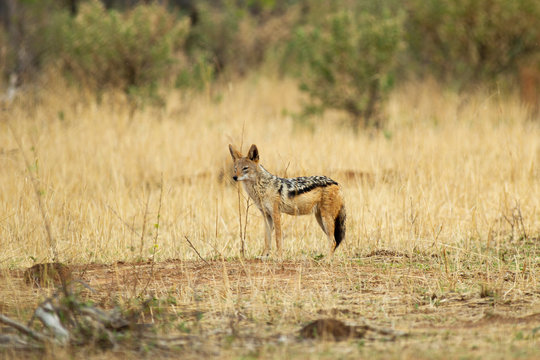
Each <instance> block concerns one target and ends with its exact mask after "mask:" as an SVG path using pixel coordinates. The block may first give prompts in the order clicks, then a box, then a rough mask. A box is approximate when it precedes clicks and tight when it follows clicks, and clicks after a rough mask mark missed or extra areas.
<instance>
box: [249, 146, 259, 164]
mask: <svg viewBox="0 0 540 360" xmlns="http://www.w3.org/2000/svg"><path fill="white" fill-rule="evenodd" d="M248 159H249V160H251V161H255V162H258V161H259V150H258V149H257V145H255V144H253V145H251V147H250V148H249V152H248Z"/></svg>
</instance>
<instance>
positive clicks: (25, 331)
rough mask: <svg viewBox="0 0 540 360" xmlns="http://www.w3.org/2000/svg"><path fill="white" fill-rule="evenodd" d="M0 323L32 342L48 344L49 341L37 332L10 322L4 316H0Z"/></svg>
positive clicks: (12, 321)
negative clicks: (27, 337)
mask: <svg viewBox="0 0 540 360" xmlns="http://www.w3.org/2000/svg"><path fill="white" fill-rule="evenodd" d="M0 322H1V323H3V324H6V325H8V326H11V327H12V328H14V329H16V330H18V331H19V332H21V333H23V334H24V335H26V336H29V337H31V338H32V339H34V340H37V341H40V342H50V341H51V339H50V338H49V337H47V336H45V335H43V334H40V333H38V332H35V331H34V330H32V329H30V328H29V327H27V326H25V325H23V324H20V323H18V322H16V321H15V320H12V319H10V318H8V317H7V316H5V315H2V314H0Z"/></svg>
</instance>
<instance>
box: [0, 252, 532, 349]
mask: <svg viewBox="0 0 540 360" xmlns="http://www.w3.org/2000/svg"><path fill="white" fill-rule="evenodd" d="M402 256H403V255H402V254H394V253H382V252H379V253H376V254H372V256H370V257H365V258H363V259H362V261H361V262H357V261H343V262H335V263H319V262H316V261H311V260H305V261H273V260H268V261H261V260H243V261H241V260H230V261H227V260H225V261H221V260H214V261H208V262H203V261H181V260H169V261H165V262H160V263H151V262H139V263H123V262H117V263H114V264H87V265H70V266H67V269H64V268H63V267H62V269H63V270H61V271H65V272H66V273H67V274H69V275H70V278H71V279H72V280H71V281H72V284H74V285H73V286H76V287H77V289H78V290H77V291H78V296H80V297H81V301H90V302H91V303H92V304H94V305H95V306H96V307H99V308H101V309H103V310H106V311H109V310H111V309H113V308H118V307H121V308H123V309H125V310H126V309H127V310H126V311H128V312H129V311H134V310H137V311H139V312H140V314H139V315H138V317H137V321H138V322H141V323H145V324H148V325H151V326H153V327H154V330H153V331H155V333H156V338H155V342H153V343H152V344H154V345H152V349H154V350H155V351H157V349H160V351H166V352H168V351H173V350H171V349H181V351H182V352H183V354H184V355H186V356H188V355H189V356H192V357H194V358H196V357H200V356H221V357H228V356H229V355H231V357H234V356H237V355H238V354H244V355H249V354H259V355H260V354H263V355H266V356H267V357H274V356H275V355H276V354H277V353H275V352H274V351H275V349H276V347H278V348H281V347H284V348H285V349H286V350H283V351H284V352H280V353H279V355H280V356H290V357H292V358H294V357H295V356H296V357H300V358H301V357H302V356H299V354H305V353H306V352H308V353H309V352H313V351H318V350H317V349H319V347H320V346H324V345H323V344H327V343H328V342H333V341H338V340H339V341H341V343H340V344H341V345H340V349H341V348H343V349H348V350H347V351H348V352H347V354H349V355H351V356H350V357H351V358H355V357H358V356H372V355H373V356H375V357H384V356H382V354H383V353H382V352H381V353H379V348H380V347H381V346H383V345H382V344H386V345H384V346H385V351H386V353H385V354H386V355H387V356H385V358H392V357H395V358H422V357H424V358H429V357H431V356H430V355H433V354H432V353H431V352H430V351H432V350H433V349H432V348H433V346H434V345H433V344H434V343H436V344H438V345H437V348H445V349H450V350H452V351H455V355H456V356H455V357H459V356H461V355H463V351H465V354H468V352H467V351H468V350H467V349H469V348H468V347H467V346H468V345H467V344H468V341H470V342H473V343H474V344H472V345H471V348H474V349H481V350H482V351H487V353H482V354H483V355H485V354H491V355H493V356H495V357H496V355H500V354H507V353H506V352H504V351H506V350H508V351H509V353H508V354H507V355H509V356H510V357H512V355H513V353H512V350H511V349H513V347H512V346H513V344H514V342H515V341H518V344H517V345H519V346H521V348H522V349H525V350H524V351H525V356H524V357H525V358H527V357H528V356H529V355H531V354H534V353H535V350H534V349H536V348H540V347H537V345H540V338H539V335H540V334H539V333H540V331H539V330H538V327H539V326H540V286H538V284H536V285H535V284H531V283H530V282H528V280H527V278H526V277H514V278H508V277H505V275H504V274H498V275H497V274H493V273H490V274H483V273H478V270H475V271H471V272H470V273H467V274H457V273H456V274H447V273H446V272H445V271H444V269H436V268H435V267H432V269H434V270H425V269H420V268H418V267H416V266H414V264H412V265H409V264H408V262H407V261H405V262H400V263H399V264H398V265H399V266H397V267H395V266H388V264H387V263H392V261H391V259H395V257H402ZM382 257H387V258H389V260H390V261H387V262H384V263H382V264H381V262H380V258H382ZM371 258H372V260H371V261H370V259H371ZM38 270H39V269H38ZM29 273H30V274H35V273H36V271H33V270H32V271H31V270H27V271H26V272H25V271H24V270H18V271H5V272H3V273H1V274H0V294H1V295H2V296H0V309H1V311H2V313H4V314H8V315H17V314H20V313H21V310H25V311H23V312H26V313H28V310H29V309H35V307H36V304H38V303H39V302H40V301H43V298H44V297H46V296H50V295H51V294H52V293H53V292H54V291H53V286H54V283H55V282H52V283H51V282H48V283H42V282H39V281H30V282H29V281H28V274H29ZM42 273H43V271H41V272H40V271H37V274H38V275H39V274H42ZM25 274H26V275H25ZM50 275H51V276H52V277H53V278H54V277H55V276H56V273H54V272H53V273H52V274H50ZM34 278H35V277H30V279H34ZM509 279H510V280H509ZM25 280H26V281H25ZM520 281H521V282H520ZM486 283H489V284H492V285H490V286H491V287H490V289H491V290H490V291H485V290H484V286H485V284H486ZM77 284H79V285H77ZM6 294H10V296H5V295H6ZM126 316H127V315H126ZM24 320H25V319H21V321H23V322H24ZM26 320H27V319H26ZM479 332H480V334H481V335H474V336H473V334H478V333H479ZM508 334H517V335H515V336H508ZM464 339H466V340H464ZM515 339H517V340H515ZM473 340H474V341H473ZM358 341H362V344H370V345H369V346H368V347H358V344H357V343H356V342H358ZM464 341H465V343H464ZM493 341H497V342H498V343H500V344H502V345H500V346H503V347H504V349H503V350H504V351H503V350H501V348H500V347H496V348H493V346H491V347H490V344H492V342H493ZM313 342H315V343H316V344H320V345H315V348H314V345H313ZM366 342H367V343H366ZM159 344H161V345H159ZM310 344H311V345H310ZM464 344H465V345H464ZM511 345H512V346H511ZM514 345H515V344H514ZM332 349H333V348H332ZM463 349H464V350H463ZM326 350H328V349H326ZM326 350H324V351H326ZM450 350H449V351H450ZM469 350H470V349H469ZM130 351H132V352H134V353H135V354H138V351H140V349H135V350H134V349H130ZM321 351H323V350H321ZM331 351H337V350H336V349H333V350H331ZM340 351H341V350H340ZM344 351H345V350H344ZM501 351H502V352H501ZM173 352H174V351H173ZM233 354H234V356H232V355H233ZM295 354H296V355H295ZM339 354H341V355H343V354H342V353H340V352H339V353H338V354H337V355H339ZM393 354H394V355H395V356H394V355H393ZM445 354H446V355H449V354H451V352H449V353H445ZM341 355H340V356H341ZM349 355H347V356H345V357H349ZM483 355H482V356H483ZM189 356H188V357H189ZM263 357H264V356H263ZM448 357H453V356H450V355H449V356H448ZM487 357H488V358H489V357H490V356H487Z"/></svg>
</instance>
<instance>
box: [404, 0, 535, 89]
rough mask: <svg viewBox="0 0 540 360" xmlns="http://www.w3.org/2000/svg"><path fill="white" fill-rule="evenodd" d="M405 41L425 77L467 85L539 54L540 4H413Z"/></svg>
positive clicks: (418, 0) (487, 0) (461, 0)
mask: <svg viewBox="0 0 540 360" xmlns="http://www.w3.org/2000/svg"><path fill="white" fill-rule="evenodd" d="M405 4H406V7H407V9H408V14H409V16H408V20H407V24H406V29H407V31H406V34H407V36H406V39H407V42H408V44H409V49H410V52H409V55H410V56H411V59H412V60H413V63H416V64H417V68H416V70H417V72H418V73H420V74H426V73H428V74H433V75H435V76H437V77H438V78H439V79H442V80H445V81H449V82H454V83H457V85H459V86H462V85H467V84H470V83H474V82H477V81H491V80H493V79H496V78H497V77H498V76H499V75H501V74H504V73H508V72H512V71H514V70H515V68H516V66H517V63H518V60H520V58H523V57H526V56H528V55H530V54H532V53H535V52H536V53H538V52H539V51H540V49H539V47H538V39H540V26H539V19H540V2H539V1H537V0H511V1H509V0H408V1H407V2H406V3H405Z"/></svg>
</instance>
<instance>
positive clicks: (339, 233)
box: [334, 205, 347, 249]
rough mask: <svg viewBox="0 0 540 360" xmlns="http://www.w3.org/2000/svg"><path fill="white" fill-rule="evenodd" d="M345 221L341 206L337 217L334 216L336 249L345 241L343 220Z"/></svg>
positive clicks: (343, 208)
mask: <svg viewBox="0 0 540 360" xmlns="http://www.w3.org/2000/svg"><path fill="white" fill-rule="evenodd" d="M346 219H347V214H346V213H345V206H344V205H342V206H341V209H340V210H339V213H338V216H336V220H335V223H334V239H335V240H336V247H335V248H334V249H336V248H337V247H338V246H339V244H340V243H341V242H342V241H343V239H345V230H346V226H345V220H346Z"/></svg>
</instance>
